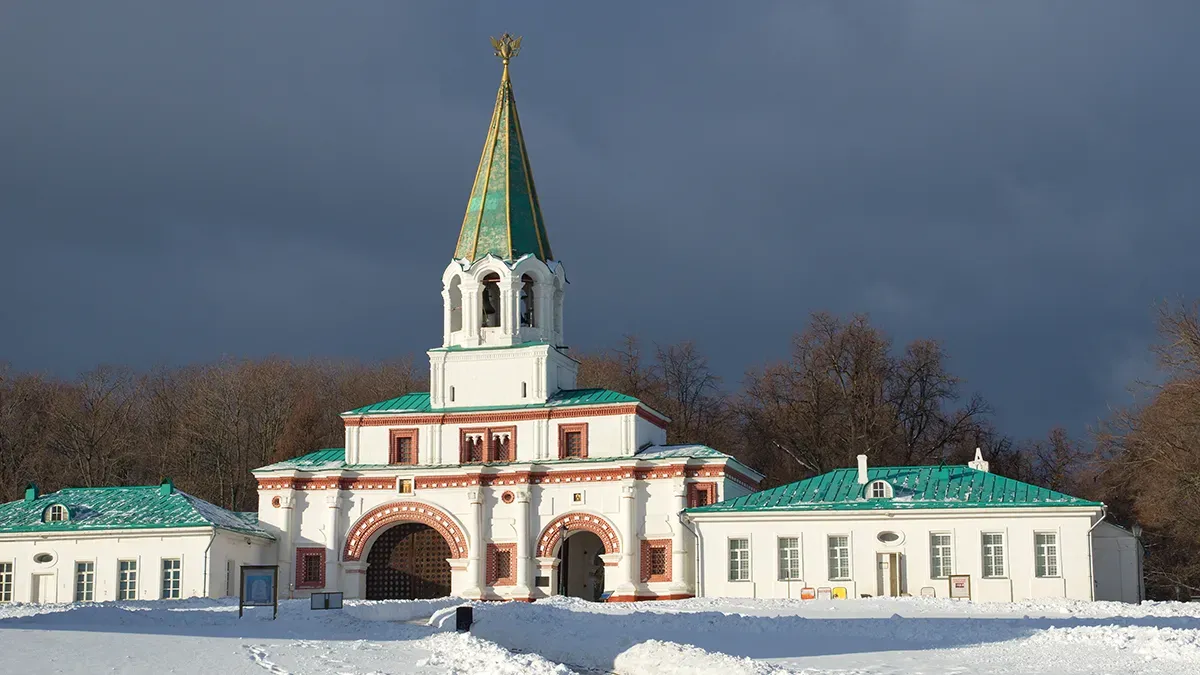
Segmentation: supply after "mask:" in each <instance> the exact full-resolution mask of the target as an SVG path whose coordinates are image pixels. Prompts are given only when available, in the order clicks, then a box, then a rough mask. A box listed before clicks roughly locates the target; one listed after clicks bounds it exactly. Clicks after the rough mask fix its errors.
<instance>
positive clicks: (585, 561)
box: [558, 530, 604, 602]
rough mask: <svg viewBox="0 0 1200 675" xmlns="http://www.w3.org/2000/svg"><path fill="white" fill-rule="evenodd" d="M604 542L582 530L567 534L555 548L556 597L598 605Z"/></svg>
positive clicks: (602, 590) (602, 585)
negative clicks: (578, 599) (587, 601)
mask: <svg viewBox="0 0 1200 675" xmlns="http://www.w3.org/2000/svg"><path fill="white" fill-rule="evenodd" d="M603 554H604V542H602V541H600V537H597V536H596V535H595V534H592V533H591V532H588V531H586V530H583V531H579V532H571V533H569V534H568V535H567V536H566V537H565V538H564V539H563V541H562V544H561V545H560V546H559V547H558V561H559V562H558V594H559V595H569V596H571V597H573V598H583V599H584V600H591V601H593V602H599V601H600V598H601V596H602V595H603V594H604V561H603V560H601V559H600V556H601V555H603Z"/></svg>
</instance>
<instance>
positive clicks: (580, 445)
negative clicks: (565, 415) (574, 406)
mask: <svg viewBox="0 0 1200 675" xmlns="http://www.w3.org/2000/svg"><path fill="white" fill-rule="evenodd" d="M587 446H588V436H587V424H560V425H558V457H559V459H584V458H586V457H587V456H588V453H587Z"/></svg>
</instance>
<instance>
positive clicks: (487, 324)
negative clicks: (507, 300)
mask: <svg viewBox="0 0 1200 675" xmlns="http://www.w3.org/2000/svg"><path fill="white" fill-rule="evenodd" d="M481 305H482V317H481V318H482V320H483V327H484V328H498V327H499V326H500V275H499V274H496V273H495V272H492V273H491V274H489V275H487V276H486V277H484V278H483V302H482V303H481Z"/></svg>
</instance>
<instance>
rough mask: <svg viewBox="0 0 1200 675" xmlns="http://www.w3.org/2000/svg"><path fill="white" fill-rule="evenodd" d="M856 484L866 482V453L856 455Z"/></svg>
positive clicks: (864, 483)
mask: <svg viewBox="0 0 1200 675" xmlns="http://www.w3.org/2000/svg"><path fill="white" fill-rule="evenodd" d="M858 484H859V485H866V484H867V456H866V455H859V456H858Z"/></svg>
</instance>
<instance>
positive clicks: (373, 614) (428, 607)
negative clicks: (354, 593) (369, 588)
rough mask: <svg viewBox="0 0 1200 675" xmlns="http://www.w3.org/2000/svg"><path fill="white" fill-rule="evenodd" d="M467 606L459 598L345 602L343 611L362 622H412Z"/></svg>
mask: <svg viewBox="0 0 1200 675" xmlns="http://www.w3.org/2000/svg"><path fill="white" fill-rule="evenodd" d="M464 604H467V603H466V601H464V600H463V599H461V598H436V599H433V600H377V601H371V600H347V601H346V602H345V603H344V604H343V611H345V612H346V614H349V615H350V616H352V617H354V618H356V619H361V620H363V621H412V620H414V619H424V618H427V617H430V616H433V615H434V614H436V613H437V612H438V610H443V609H446V608H448V607H458V606H460V605H464Z"/></svg>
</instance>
